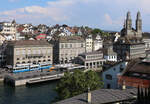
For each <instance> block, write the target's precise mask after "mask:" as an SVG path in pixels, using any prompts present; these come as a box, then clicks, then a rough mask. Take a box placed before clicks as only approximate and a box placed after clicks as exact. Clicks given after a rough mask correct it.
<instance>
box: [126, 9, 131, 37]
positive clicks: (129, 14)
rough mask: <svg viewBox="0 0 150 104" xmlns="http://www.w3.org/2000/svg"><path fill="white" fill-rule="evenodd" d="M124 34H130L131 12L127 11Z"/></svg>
mask: <svg viewBox="0 0 150 104" xmlns="http://www.w3.org/2000/svg"><path fill="white" fill-rule="evenodd" d="M126 35H127V36H130V35H132V19H131V13H130V12H129V11H128V12H127V17H126Z"/></svg>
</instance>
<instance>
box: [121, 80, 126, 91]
mask: <svg viewBox="0 0 150 104" xmlns="http://www.w3.org/2000/svg"><path fill="white" fill-rule="evenodd" d="M122 89H123V90H125V89H126V84H125V81H123V85H122Z"/></svg>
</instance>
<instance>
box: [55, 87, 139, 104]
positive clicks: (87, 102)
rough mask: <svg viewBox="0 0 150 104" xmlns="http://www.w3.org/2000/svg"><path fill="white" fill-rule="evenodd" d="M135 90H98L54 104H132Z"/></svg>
mask: <svg viewBox="0 0 150 104" xmlns="http://www.w3.org/2000/svg"><path fill="white" fill-rule="evenodd" d="M136 96H137V89H125V90H119V89H98V90H94V91H89V92H88V93H84V94H80V95H77V96H74V97H72V98H68V99H65V100H62V101H58V102H56V103H55V104H134V103H133V102H134V101H135V100H136V98H135V97H136Z"/></svg>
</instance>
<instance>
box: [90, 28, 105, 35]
mask: <svg viewBox="0 0 150 104" xmlns="http://www.w3.org/2000/svg"><path fill="white" fill-rule="evenodd" d="M91 33H92V34H93V35H97V34H102V33H103V31H102V30H100V29H98V28H95V29H93V30H92V32H91Z"/></svg>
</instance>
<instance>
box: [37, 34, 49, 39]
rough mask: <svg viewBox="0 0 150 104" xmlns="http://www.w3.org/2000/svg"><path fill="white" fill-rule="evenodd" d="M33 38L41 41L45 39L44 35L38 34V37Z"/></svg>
mask: <svg viewBox="0 0 150 104" xmlns="http://www.w3.org/2000/svg"><path fill="white" fill-rule="evenodd" d="M35 38H36V40H43V39H46V34H39V35H37V36H36V37H35Z"/></svg>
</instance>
